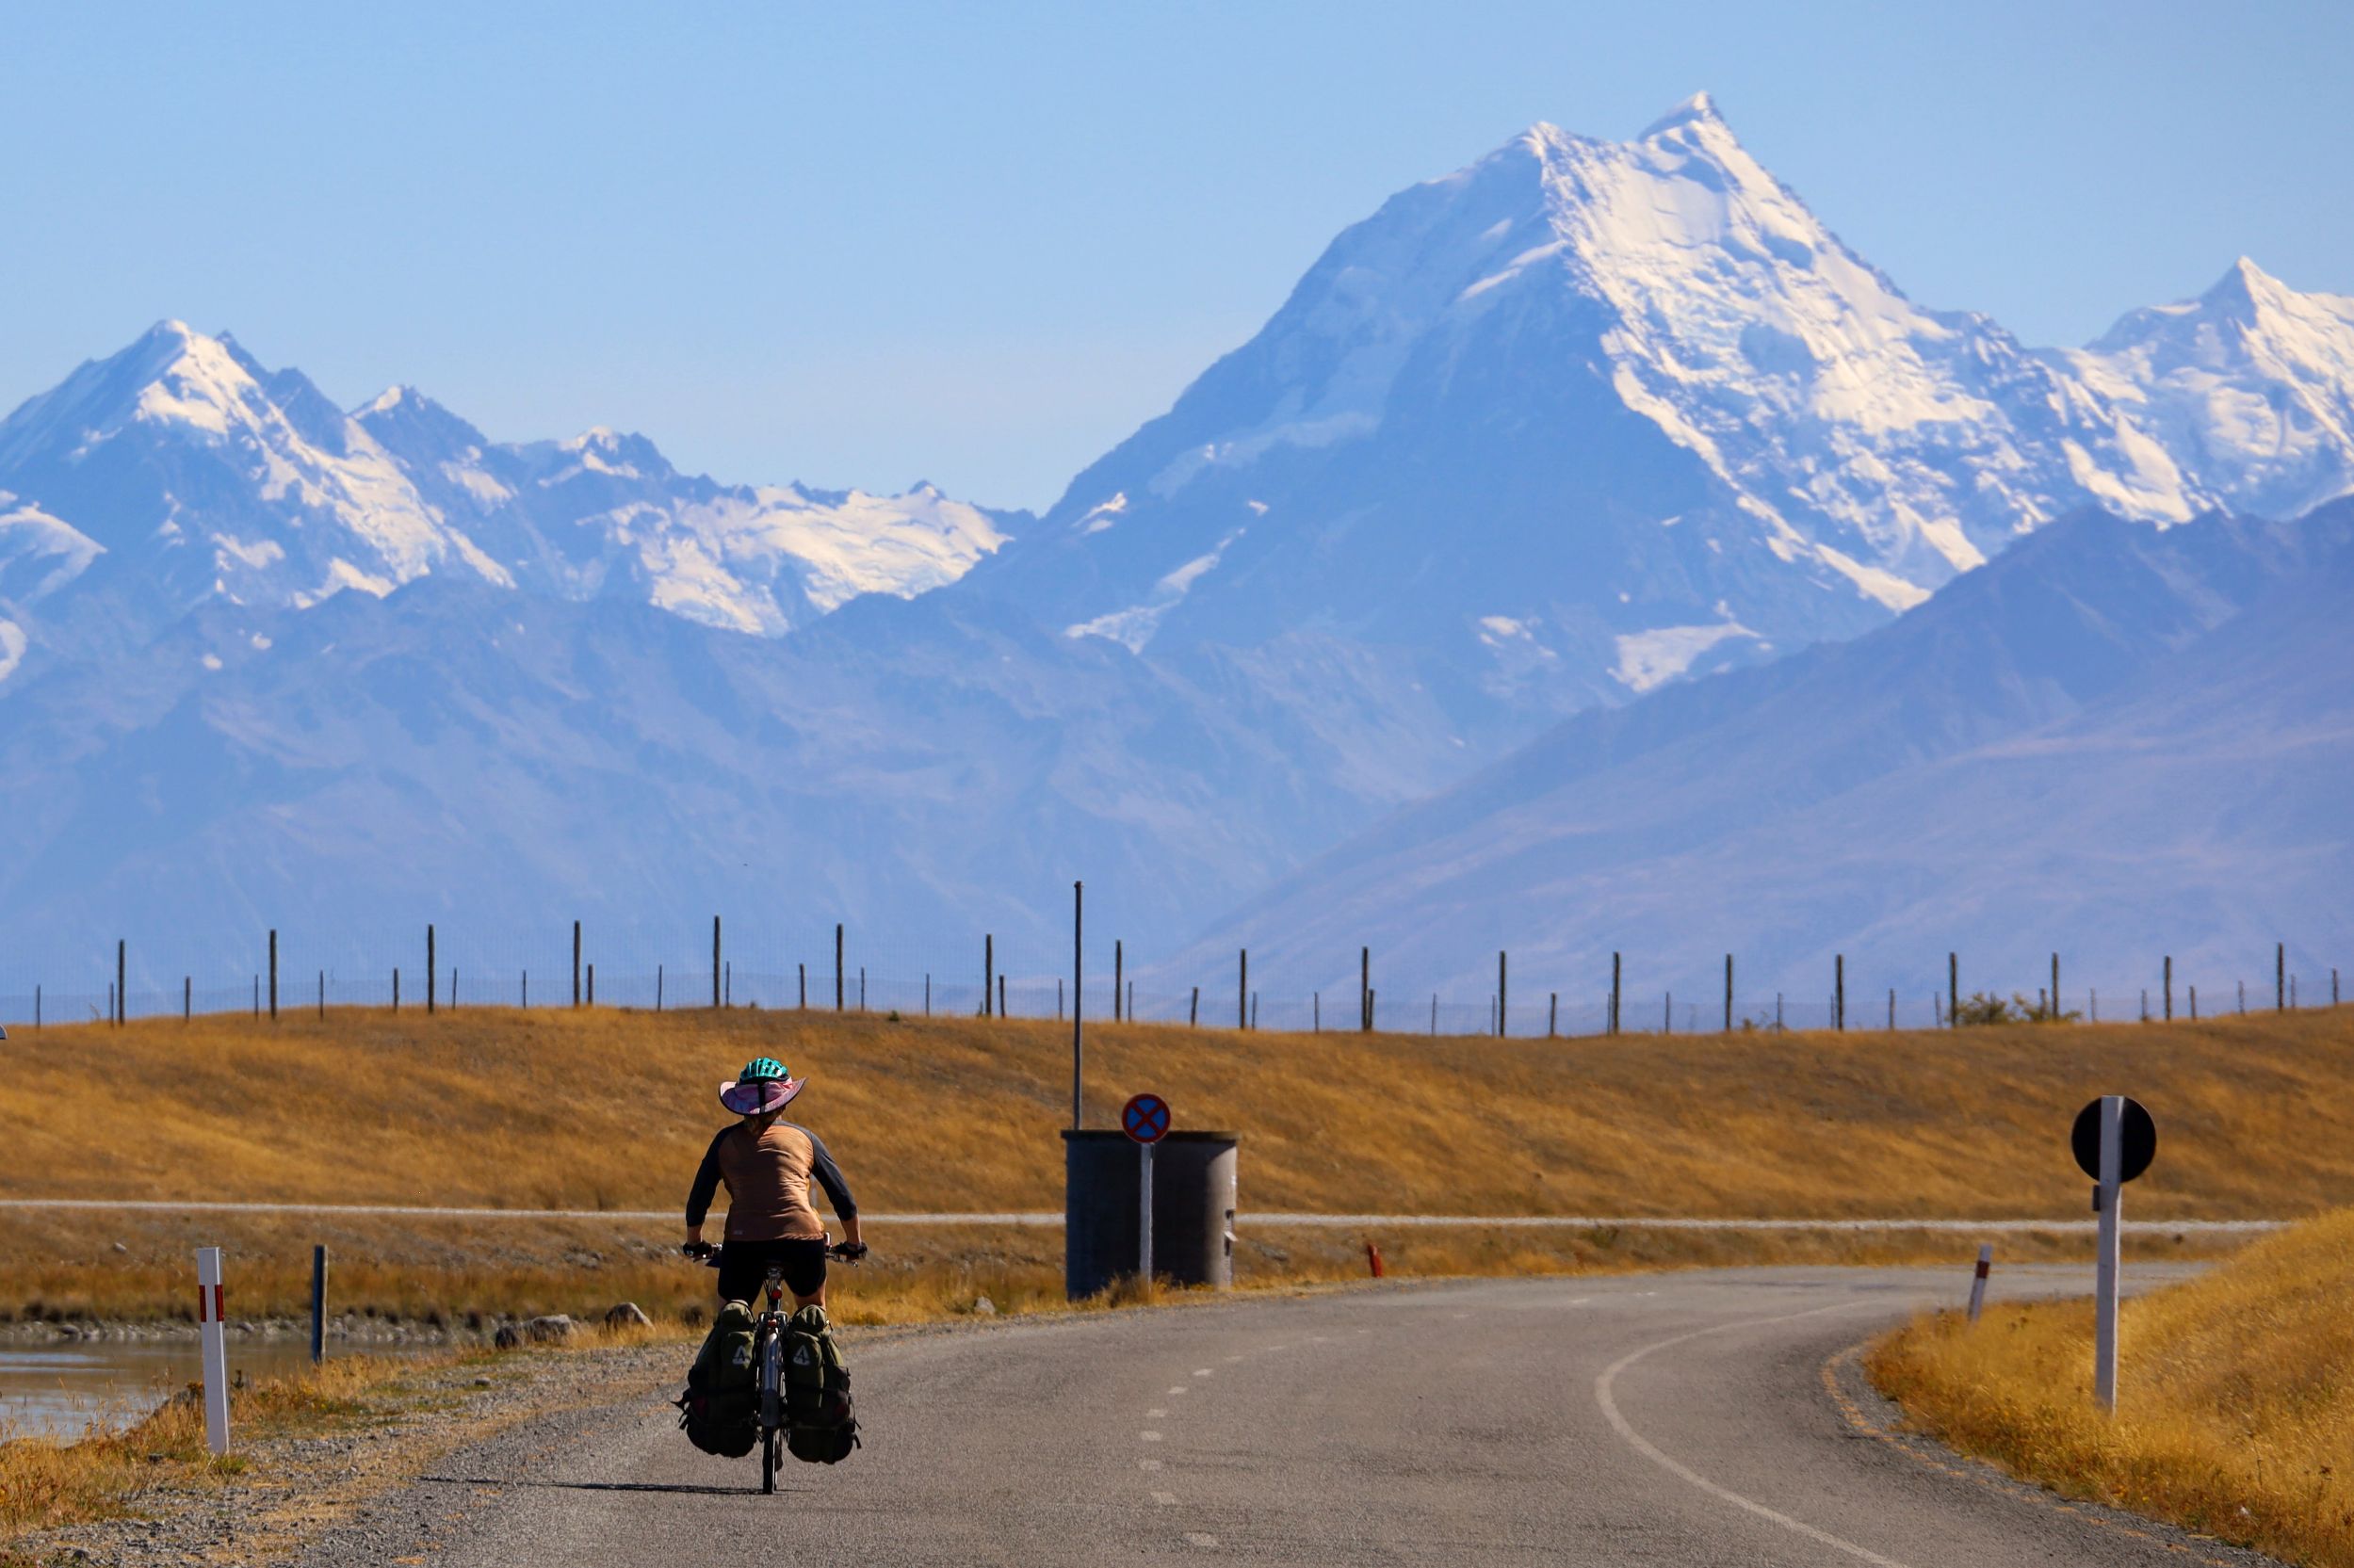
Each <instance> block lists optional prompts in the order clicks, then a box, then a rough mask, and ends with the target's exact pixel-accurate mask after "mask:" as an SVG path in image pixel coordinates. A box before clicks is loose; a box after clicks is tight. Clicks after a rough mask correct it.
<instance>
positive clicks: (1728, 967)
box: [1725, 953, 1733, 1034]
mask: <svg viewBox="0 0 2354 1568" xmlns="http://www.w3.org/2000/svg"><path fill="white" fill-rule="evenodd" d="M1725 1032H1726V1033H1727V1034H1730V1033H1732V1032H1733V956H1732V954H1730V953H1727V954H1726V955H1725Z"/></svg>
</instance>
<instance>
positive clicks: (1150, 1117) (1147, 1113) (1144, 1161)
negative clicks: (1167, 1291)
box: [1120, 1094, 1169, 1285]
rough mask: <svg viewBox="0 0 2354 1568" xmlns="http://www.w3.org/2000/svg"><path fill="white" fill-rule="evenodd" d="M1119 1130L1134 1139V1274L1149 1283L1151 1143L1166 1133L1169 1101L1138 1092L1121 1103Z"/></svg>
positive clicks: (1167, 1130)
mask: <svg viewBox="0 0 2354 1568" xmlns="http://www.w3.org/2000/svg"><path fill="white" fill-rule="evenodd" d="M1120 1130H1121V1131H1122V1132H1125V1133H1127V1134H1128V1137H1129V1138H1131V1139H1133V1140H1135V1142H1136V1159H1137V1165H1136V1191H1137V1200H1136V1204H1137V1207H1136V1277H1137V1278H1138V1279H1139V1280H1141V1281H1143V1282H1144V1283H1145V1285H1150V1284H1152V1146H1153V1145H1154V1144H1156V1143H1158V1142H1160V1141H1161V1140H1162V1139H1164V1138H1166V1137H1168V1136H1169V1102H1168V1101H1166V1100H1164V1099H1162V1098H1161V1096H1160V1095H1158V1094H1139V1095H1137V1096H1136V1097H1135V1098H1134V1099H1131V1100H1130V1101H1128V1104H1127V1105H1125V1106H1123V1107H1120Z"/></svg>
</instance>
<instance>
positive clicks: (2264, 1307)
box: [1867, 1209, 2354, 1568]
mask: <svg viewBox="0 0 2354 1568" xmlns="http://www.w3.org/2000/svg"><path fill="white" fill-rule="evenodd" d="M2349 1302H2354V1209H2346V1210H2341V1211H2339V1212H2337V1213H2334V1214H2331V1215H2329V1216H2327V1217H2325V1218H2323V1219H2319V1220H2310V1221H2308V1222H2306V1223H2304V1224H2301V1225H2299V1226H2297V1228H2295V1229H2294V1230H2290V1231H2286V1232H2282V1233H2281V1234H2279V1235H2276V1236H2273V1237H2267V1238H2266V1239H2265V1240H2264V1241H2261V1242H2258V1243H2255V1244H2253V1245H2251V1246H2249V1247H2248V1248H2247V1249H2246V1250H2244V1251H2243V1252H2241V1253H2238V1254H2237V1255H2236V1256H2234V1257H2233V1258H2232V1260H2231V1261H2230V1262H2228V1263H2225V1264H2223V1265H2221V1266H2219V1267H2217V1268H2216V1269H2214V1270H2213V1271H2211V1272H2209V1273H2207V1274H2205V1275H2202V1276H2201V1277H2200V1278H2199V1279H2197V1280H2195V1281H2193V1282H2191V1283H2190V1284H2187V1285H2178V1286H2176V1287H2174V1288H2172V1289H2169V1290H2165V1291H2161V1292H2158V1293H2156V1294H2154V1295H2151V1296H2147V1297H2143V1298H2141V1299H2139V1300H2135V1301H2127V1302H2126V1303H2125V1304H2124V1306H2123V1309H2122V1314H2121V1317H2120V1321H2119V1356H2118V1362H2119V1377H2118V1416H2117V1418H2116V1419H2115V1420H2114V1421H2111V1420H2108V1419H2105V1418H2103V1417H2102V1416H2101V1415H2100V1414H2097V1413H2096V1412H2095V1411H2094V1409H2093V1404H2092V1309H2091V1304H2090V1303H2089V1302H2086V1301H2051V1302H2039V1303H2036V1304H2033V1305H2027V1306H2016V1307H2003V1308H1997V1309H1994V1310H1992V1311H1989V1313H1988V1315H1987V1316H1986V1317H1984V1318H1983V1319H1982V1320H1981V1321H1980V1322H1979V1324H1978V1325H1977V1327H1976V1328H1974V1329H1973V1328H1972V1327H1970V1326H1969V1324H1968V1323H1967V1322H1966V1321H1965V1320H1963V1319H1962V1318H1960V1317H1956V1316H1955V1315H1951V1314H1948V1315H1944V1316H1940V1317H1933V1318H1926V1319H1923V1320H1921V1321H1919V1322H1916V1323H1914V1324H1913V1325H1911V1326H1910V1327H1909V1328H1907V1329H1906V1330H1904V1331H1903V1332H1901V1333H1900V1334H1896V1335H1894V1336H1892V1337H1891V1338H1890V1339H1888V1340H1886V1341H1883V1342H1882V1343H1881V1344H1880V1345H1878V1346H1876V1347H1875V1348H1874V1350H1873V1352H1872V1354H1871V1356H1870V1358H1869V1361H1868V1363H1867V1365H1868V1366H1869V1367H1870V1370H1871V1372H1872V1376H1873V1378H1874V1381H1875V1382H1878V1383H1879V1385H1880V1386H1881V1388H1882V1389H1884V1390H1885V1391H1887V1392H1888V1393H1889V1394H1890V1395H1891V1396H1892V1397H1893V1398H1897V1399H1898V1400H1900V1401H1901V1402H1902V1403H1903V1404H1904V1406H1905V1408H1906V1410H1907V1411H1908V1413H1909V1414H1911V1415H1912V1416H1913V1417H1914V1418H1915V1419H1916V1420H1917V1421H1918V1422H1919V1423H1920V1424H1921V1425H1922V1426H1923V1427H1924V1428H1925V1429H1926V1430H1927V1431H1930V1432H1931V1433H1933V1434H1934V1435H1936V1436H1937V1437H1939V1438H1940V1439H1941V1440H1943V1441H1945V1442H1947V1443H1950V1444H1952V1445H1953V1446H1954V1447H1957V1448H1961V1449H1963V1450H1965V1451H1968V1452H1971V1453H1975V1454H1980V1455H1983V1456H1984V1457H1986V1458H1989V1459H1991V1460H1994V1461H1995V1462H1997V1463H2001V1464H2003V1465H2004V1466H2005V1467H2006V1468H2008V1469H2010V1470H2011V1471H2012V1472H2013V1473H2015V1474H2017V1475H2019V1476H2021V1477H2022V1478H2024V1479H2030V1480H2035V1481H2038V1482H2041V1483H2043V1484H2045V1485H2048V1486H2052V1487H2054V1488H2056V1489H2058V1490H2059V1491H2061V1492H2064V1493H2067V1494H2069V1495H2072V1496H2080V1497H2092V1498H2097V1499H2099V1500H2101V1501H2103V1502H2108V1503H2113V1504H2115V1505H2117V1506H2119V1507H2121V1508H2128V1509H2132V1510H2134V1511H2136V1512H2139V1513H2146V1514H2151V1515H2154V1516H2157V1517H2160V1518H2165V1519H2170V1520H2173V1521H2174V1522H2176V1523H2178V1524H2181V1525H2184V1526H2185V1527H2187V1528H2191V1529H2195V1530H2200V1531H2202V1532H2205V1533H2207V1534H2211V1535H2215V1536H2218V1537H2221V1538H2222V1539H2224V1540H2227V1541H2232V1542H2235V1543H2238V1544H2246V1545H2250V1546H2254V1547H2256V1548H2258V1549H2260V1550H2262V1551H2265V1552H2268V1553H2270V1554H2272V1555H2273V1556H2276V1557H2280V1558H2282V1559H2284V1560H2290V1561H2295V1562H2306V1563H2313V1564H2316V1565H2319V1568H2354V1309H2349V1305H2348V1303H2349Z"/></svg>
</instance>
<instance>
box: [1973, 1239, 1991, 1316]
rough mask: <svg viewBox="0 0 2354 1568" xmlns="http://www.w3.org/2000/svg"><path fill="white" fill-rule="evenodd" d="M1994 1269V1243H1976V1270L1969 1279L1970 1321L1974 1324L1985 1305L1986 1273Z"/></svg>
mask: <svg viewBox="0 0 2354 1568" xmlns="http://www.w3.org/2000/svg"><path fill="white" fill-rule="evenodd" d="M1993 1267H1994V1243H1993V1242H1991V1241H1981V1242H1979V1243H1978V1269H1977V1271H1976V1272H1975V1273H1973V1274H1972V1275H1971V1277H1970V1320H1971V1321H1972V1322H1973V1323H1974V1322H1976V1321H1977V1320H1978V1314H1979V1312H1980V1311H1981V1310H1983V1309H1984V1308H1985V1306H1986V1304H1987V1272H1988V1270H1989V1269H1992V1268H1993Z"/></svg>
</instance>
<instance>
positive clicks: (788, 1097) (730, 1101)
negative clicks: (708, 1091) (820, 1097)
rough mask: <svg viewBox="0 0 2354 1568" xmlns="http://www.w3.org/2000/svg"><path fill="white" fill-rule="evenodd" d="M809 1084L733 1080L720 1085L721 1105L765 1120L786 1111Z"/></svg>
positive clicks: (801, 1081)
mask: <svg viewBox="0 0 2354 1568" xmlns="http://www.w3.org/2000/svg"><path fill="white" fill-rule="evenodd" d="M808 1084H809V1080H808V1079H807V1078H805V1077H804V1078H755V1079H753V1080H751V1081H750V1082H745V1081H743V1080H741V1079H738V1080H733V1081H730V1082H728V1083H723V1084H722V1085H720V1104H722V1105H723V1106H725V1107H727V1108H728V1109H730V1110H732V1111H734V1112H735V1113H736V1114H737V1115H739V1116H765V1115H767V1114H768V1113H769V1112H770V1111H772V1110H782V1109H784V1108H785V1107H787V1105H789V1104H791V1103H792V1098H793V1096H794V1095H796V1094H798V1093H800V1092H801V1091H803V1090H804V1089H805V1088H807V1087H808Z"/></svg>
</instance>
